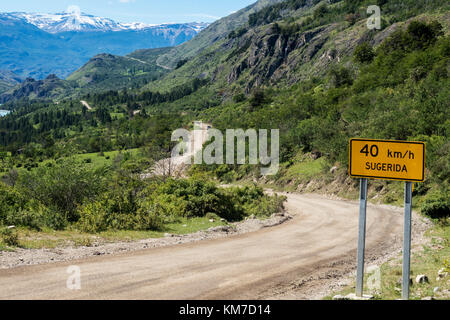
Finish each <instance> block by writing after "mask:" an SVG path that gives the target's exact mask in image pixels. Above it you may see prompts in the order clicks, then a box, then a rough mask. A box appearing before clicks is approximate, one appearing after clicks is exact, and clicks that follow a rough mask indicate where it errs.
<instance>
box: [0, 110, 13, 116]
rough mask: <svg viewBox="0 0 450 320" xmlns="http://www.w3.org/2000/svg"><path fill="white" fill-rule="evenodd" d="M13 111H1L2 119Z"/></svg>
mask: <svg viewBox="0 0 450 320" xmlns="http://www.w3.org/2000/svg"><path fill="white" fill-rule="evenodd" d="M10 112H11V111H9V110H0V117H4V116H6V115H7V114H8V113H10Z"/></svg>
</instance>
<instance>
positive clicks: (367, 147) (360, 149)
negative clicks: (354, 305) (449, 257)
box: [349, 139, 425, 300]
mask: <svg viewBox="0 0 450 320" xmlns="http://www.w3.org/2000/svg"><path fill="white" fill-rule="evenodd" d="M349 160H350V161H349V174H350V176H352V177H355V178H360V179H361V186H360V196H359V201H360V207H359V237H358V270H357V274H356V296H357V297H358V298H360V297H362V296H363V286H364V251H365V241H366V239H365V238H366V209H367V179H368V178H370V179H383V180H399V181H407V182H406V184H405V230H404V238H403V286H402V299H404V300H408V299H409V281H410V278H409V277H410V263H411V214H412V212H411V211H412V191H413V189H412V187H413V185H412V182H423V181H425V143H423V142H414V141H395V140H375V139H351V140H350V148H349Z"/></svg>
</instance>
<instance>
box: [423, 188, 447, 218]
mask: <svg viewBox="0 0 450 320" xmlns="http://www.w3.org/2000/svg"><path fill="white" fill-rule="evenodd" d="M421 209H422V213H423V214H425V215H427V216H429V217H430V218H433V219H440V218H446V217H450V194H449V193H448V192H447V195H446V194H444V193H441V192H434V193H430V194H428V195H427V196H426V198H425V200H424V202H423V204H422V208H421Z"/></svg>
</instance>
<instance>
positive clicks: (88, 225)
mask: <svg viewBox="0 0 450 320" xmlns="http://www.w3.org/2000/svg"><path fill="white" fill-rule="evenodd" d="M79 215H80V219H79V220H78V223H77V228H78V229H79V230H80V231H83V232H88V233H96V232H101V231H106V230H107V229H108V225H107V217H108V214H107V212H106V210H105V206H104V204H103V203H101V202H94V203H90V204H87V205H85V206H83V207H82V208H81V209H80V210H79Z"/></svg>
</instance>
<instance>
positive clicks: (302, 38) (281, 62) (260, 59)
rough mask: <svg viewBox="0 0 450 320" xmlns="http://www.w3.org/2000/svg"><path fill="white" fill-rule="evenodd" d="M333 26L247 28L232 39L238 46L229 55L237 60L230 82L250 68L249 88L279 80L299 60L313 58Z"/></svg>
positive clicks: (326, 39) (299, 62)
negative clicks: (293, 29)
mask: <svg viewBox="0 0 450 320" xmlns="http://www.w3.org/2000/svg"><path fill="white" fill-rule="evenodd" d="M331 30H332V28H331V26H329V27H320V28H317V29H315V30H311V31H307V32H304V33H302V34H298V33H293V34H285V33H283V32H281V31H280V30H279V28H275V27H273V26H272V27H269V28H267V29H266V30H264V31H262V32H261V33H255V32H248V33H247V34H245V35H244V36H243V37H242V38H241V39H239V40H238V41H236V40H232V41H233V43H234V44H236V47H237V49H236V50H235V51H234V52H233V54H231V55H230V57H229V59H234V60H235V63H234V66H233V68H232V69H231V72H230V73H229V74H228V75H227V81H228V83H229V84H231V83H233V82H235V81H237V80H238V79H239V78H240V76H241V75H242V74H243V73H244V72H247V71H249V73H250V79H249V81H247V88H246V92H249V91H251V89H252V88H253V87H256V86H259V85H262V84H264V83H265V82H267V81H269V82H273V83H275V82H277V81H278V80H280V79H281V78H283V77H285V76H286V75H287V74H288V73H289V72H290V71H292V69H293V68H295V67H296V66H297V65H298V64H302V63H305V62H308V61H311V60H312V59H314V58H315V57H316V55H317V53H318V52H319V51H320V50H321V49H322V48H323V46H324V44H325V43H326V42H327V41H328V39H329V34H330V32H331ZM230 41H231V40H230ZM267 79H269V80H267Z"/></svg>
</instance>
